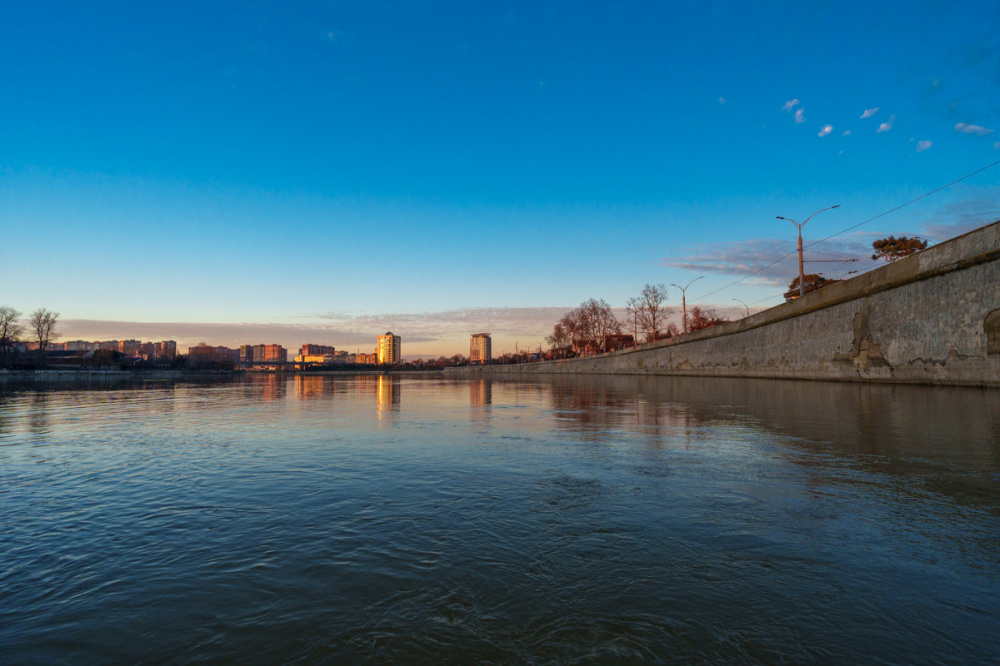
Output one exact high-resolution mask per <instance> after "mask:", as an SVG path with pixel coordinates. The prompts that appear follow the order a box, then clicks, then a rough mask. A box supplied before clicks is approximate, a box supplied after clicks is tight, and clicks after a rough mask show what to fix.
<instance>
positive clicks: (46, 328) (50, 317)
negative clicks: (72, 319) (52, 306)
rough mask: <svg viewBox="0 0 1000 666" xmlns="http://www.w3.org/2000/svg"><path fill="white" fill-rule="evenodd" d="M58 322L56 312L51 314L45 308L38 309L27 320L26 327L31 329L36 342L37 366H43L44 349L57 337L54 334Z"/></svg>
mask: <svg viewBox="0 0 1000 666" xmlns="http://www.w3.org/2000/svg"><path fill="white" fill-rule="evenodd" d="M58 320H59V313H58V312H52V311H51V310H46V309H45V308H38V309H37V310H35V311H34V312H32V313H31V316H30V317H29V318H28V327H29V328H30V329H31V332H32V335H33V336H34V339H35V340H37V341H38V363H39V365H44V364H45V349H46V348H47V347H48V346H49V341H50V340H51V339H52V338H54V337H59V335H58V334H57V333H56V322H57V321H58Z"/></svg>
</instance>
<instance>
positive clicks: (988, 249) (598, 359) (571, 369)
mask: <svg viewBox="0 0 1000 666" xmlns="http://www.w3.org/2000/svg"><path fill="white" fill-rule="evenodd" d="M449 372H451V373H454V374H457V375H473V376H493V377H517V376H527V375H536V374H538V375H541V374H561V373H572V374H628V375H691V376H719V377H768V378H788V379H826V380H838V381H861V382H889V383H914V384H940V385H956V386H992V387H1000V222H996V223H993V224H990V225H987V226H985V227H982V228H980V229H977V230H975V231H972V232H969V233H967V234H965V235H963V236H960V237H958V238H955V239H952V240H950V241H948V242H946V243H941V244H939V245H936V246H934V247H932V248H930V249H927V250H925V251H923V252H920V253H918V254H915V255H913V256H910V257H907V258H906V259H902V260H899V261H896V262H894V263H892V264H888V265H885V266H882V267H881V268H878V269H875V270H873V271H870V272H868V273H865V274H863V275H859V276H857V277H855V278H852V279H851V280H847V281H844V282H839V283H836V284H833V285H831V286H829V287H826V288H824V289H821V290H819V291H816V292H813V293H811V294H807V295H806V296H805V297H803V298H800V299H797V300H795V301H793V302H790V303H784V304H782V305H779V306H777V307H774V308H771V309H769V310H765V311H763V312H759V313H757V314H755V315H752V316H750V317H747V318H745V319H741V320H739V321H736V322H731V323H728V324H723V325H721V326H716V327H714V328H711V329H707V330H703V331H697V332H695V333H689V334H687V335H682V336H678V337H675V338H671V339H669V340H661V341H659V342H655V343H650V344H646V345H640V346H638V347H634V348H632V349H629V350H624V351H619V352H614V353H609V354H600V355H597V356H588V357H584V358H577V359H567V360H562V361H548V362H544V363H530V364H522V365H506V366H503V365H500V366H488V367H476V368H454V369H449Z"/></svg>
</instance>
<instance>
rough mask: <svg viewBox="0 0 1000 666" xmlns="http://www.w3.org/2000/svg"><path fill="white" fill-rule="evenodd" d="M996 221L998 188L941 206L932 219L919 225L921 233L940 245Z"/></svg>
mask: <svg viewBox="0 0 1000 666" xmlns="http://www.w3.org/2000/svg"><path fill="white" fill-rule="evenodd" d="M997 220H1000V187H993V188H987V189H986V190H985V191H984V192H983V193H982V195H981V196H977V197H975V198H972V199H967V200H965V201H958V202H955V203H950V204H946V205H945V206H942V207H941V208H939V209H938V210H937V211H935V212H934V214H933V218H932V219H930V220H928V221H926V222H924V223H923V224H922V225H921V232H922V235H926V237H927V238H930V239H931V240H933V241H935V242H938V243H940V242H943V241H946V240H948V239H949V238H954V237H955V236H959V235H961V234H964V233H965V232H967V231H972V230H973V229H978V228H979V227H981V226H983V225H985V224H989V223H990V222H996V221H997Z"/></svg>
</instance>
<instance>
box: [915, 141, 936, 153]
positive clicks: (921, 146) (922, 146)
mask: <svg viewBox="0 0 1000 666" xmlns="http://www.w3.org/2000/svg"><path fill="white" fill-rule="evenodd" d="M933 145H934V142H933V141H917V152H918V153H922V152H924V151H925V150H927V149H928V148H930V147H931V146H933Z"/></svg>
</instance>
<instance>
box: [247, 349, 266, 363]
mask: <svg viewBox="0 0 1000 666" xmlns="http://www.w3.org/2000/svg"><path fill="white" fill-rule="evenodd" d="M266 346H267V345H254V346H253V358H252V359H250V360H252V361H254V362H255V363H263V362H264V347H266Z"/></svg>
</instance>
